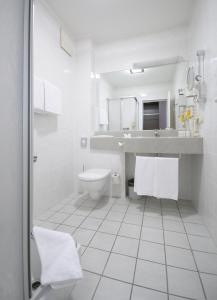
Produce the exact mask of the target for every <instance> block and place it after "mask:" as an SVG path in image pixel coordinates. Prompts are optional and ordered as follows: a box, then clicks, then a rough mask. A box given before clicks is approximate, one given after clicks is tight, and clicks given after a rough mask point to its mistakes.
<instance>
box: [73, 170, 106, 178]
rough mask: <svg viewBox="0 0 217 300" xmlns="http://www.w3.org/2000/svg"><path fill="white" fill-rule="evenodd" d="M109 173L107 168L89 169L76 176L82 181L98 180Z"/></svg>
mask: <svg viewBox="0 0 217 300" xmlns="http://www.w3.org/2000/svg"><path fill="white" fill-rule="evenodd" d="M110 173H111V170H109V169H89V170H87V171H85V172H83V173H80V174H79V175H78V178H79V179H80V180H83V181H98V180H101V179H104V178H106V177H107V176H108V175H109V174H110Z"/></svg>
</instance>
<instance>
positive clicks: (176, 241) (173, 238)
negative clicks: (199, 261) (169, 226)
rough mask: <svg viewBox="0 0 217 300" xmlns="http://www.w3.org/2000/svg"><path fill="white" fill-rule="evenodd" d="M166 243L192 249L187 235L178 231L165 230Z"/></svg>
mask: <svg viewBox="0 0 217 300" xmlns="http://www.w3.org/2000/svg"><path fill="white" fill-rule="evenodd" d="M164 236H165V244H167V245H170V246H175V247H180V248H186V249H190V245H189V242H188V239H187V235H186V234H183V233H178V232H172V231H164Z"/></svg>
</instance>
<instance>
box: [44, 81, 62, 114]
mask: <svg viewBox="0 0 217 300" xmlns="http://www.w3.org/2000/svg"><path fill="white" fill-rule="evenodd" d="M44 95H45V111H46V112H49V113H53V114H57V115H61V114H62V92H61V90H60V89H59V88H58V87H56V86H55V85H53V84H52V83H50V82H49V81H47V80H44Z"/></svg>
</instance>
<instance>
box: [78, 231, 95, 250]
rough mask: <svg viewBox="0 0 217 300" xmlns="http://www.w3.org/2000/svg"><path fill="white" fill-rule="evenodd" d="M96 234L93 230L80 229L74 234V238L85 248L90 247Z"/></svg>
mask: <svg viewBox="0 0 217 300" xmlns="http://www.w3.org/2000/svg"><path fill="white" fill-rule="evenodd" d="M94 234H95V231H93V230H88V229H82V228H78V229H77V230H76V231H75V232H74V234H73V237H74V239H75V240H76V241H77V242H78V243H79V244H81V245H83V246H88V245H89V243H90V241H91V239H92V238H93V236H94Z"/></svg>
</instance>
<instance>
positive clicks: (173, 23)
mask: <svg viewBox="0 0 217 300" xmlns="http://www.w3.org/2000/svg"><path fill="white" fill-rule="evenodd" d="M45 1H46V2H47V4H48V5H49V6H50V7H51V8H52V9H53V10H54V12H55V13H56V14H57V16H58V17H59V18H60V19H61V20H62V21H63V23H64V24H65V25H66V26H67V27H68V29H69V30H70V33H71V35H73V37H74V38H75V39H81V38H87V37H89V38H91V39H93V41H94V42H95V43H97V44H102V43H109V42H114V41H117V40H120V39H126V38H131V37H135V36H139V35H145V34H151V33H156V32H160V31H163V30H167V29H170V28H173V27H178V26H184V25H187V24H188V23H189V21H190V18H191V15H192V10H193V6H194V3H195V1H196V0H45Z"/></svg>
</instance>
